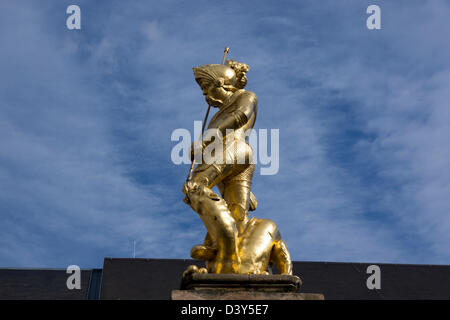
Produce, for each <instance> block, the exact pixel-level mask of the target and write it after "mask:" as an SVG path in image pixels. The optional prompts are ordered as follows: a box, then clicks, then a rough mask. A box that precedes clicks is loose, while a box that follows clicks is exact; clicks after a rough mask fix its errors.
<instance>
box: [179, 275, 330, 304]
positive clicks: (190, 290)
mask: <svg viewBox="0 0 450 320" xmlns="http://www.w3.org/2000/svg"><path fill="white" fill-rule="evenodd" d="M301 284H302V282H301V280H300V278H299V277H297V276H288V275H247V274H201V273H193V274H189V275H187V276H186V277H184V278H183V280H182V283H181V290H173V291H172V294H171V298H172V300H323V299H324V296H323V295H322V294H315V293H299V292H298V291H299V289H300V286H301Z"/></svg>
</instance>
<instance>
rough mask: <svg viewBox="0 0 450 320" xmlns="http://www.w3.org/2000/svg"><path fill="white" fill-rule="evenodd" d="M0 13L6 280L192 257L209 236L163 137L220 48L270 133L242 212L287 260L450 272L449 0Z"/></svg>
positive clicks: (146, 4)
mask: <svg viewBox="0 0 450 320" xmlns="http://www.w3.org/2000/svg"><path fill="white" fill-rule="evenodd" d="M70 4H77V5H79V6H80V7H81V14H82V22H81V24H82V29H81V30H79V31H70V30H68V29H67V28H66V23H65V20H66V18H67V14H66V13H65V11H66V8H67V6H68V5H70ZM370 4H377V5H379V6H380V7H381V13H382V14H381V16H382V17H381V26H382V29H381V30H375V31H371V30H368V29H367V28H366V18H367V17H368V15H367V14H366V8H367V7H368V6H369V5H370ZM0 6H1V10H0V40H1V49H0V75H1V76H0V267H66V266H68V265H70V264H77V265H79V266H81V267H83V268H88V267H101V266H102V262H103V258H104V257H130V256H131V255H132V249H133V241H134V240H135V241H136V256H137V257H147V258H189V251H190V248H191V247H192V246H193V245H195V244H198V243H200V242H201V241H202V240H203V237H204V234H205V229H204V226H203V225H202V223H201V220H200V219H199V217H198V216H197V215H196V214H195V213H194V212H193V211H192V210H191V209H190V208H189V207H187V206H186V205H185V204H184V203H183V202H182V198H183V195H182V193H181V187H182V184H183V182H184V179H185V178H186V175H187V172H188V170H189V166H187V165H181V166H176V165H174V164H172V162H171V159H170V151H171V149H172V147H173V146H174V145H175V143H174V142H171V141H170V136H171V133H172V131H173V130H174V129H176V128H187V129H191V130H192V129H193V121H194V120H202V118H203V115H204V112H205V108H206V104H205V102H204V100H203V96H202V94H201V91H200V90H199V88H198V86H197V84H196V83H195V81H194V79H193V75H192V67H194V66H198V65H201V64H207V63H219V62H220V59H221V57H222V53H223V48H224V47H225V46H230V47H231V51H230V55H229V58H231V59H237V60H239V61H243V62H246V63H248V64H249V65H250V66H251V70H250V72H249V73H248V79H249V82H248V86H247V89H248V90H251V91H254V92H255V93H256V94H257V95H258V98H259V113H258V119H257V122H256V128H268V129H270V128H279V129H280V170H279V173H278V174H277V175H273V176H261V175H259V174H257V175H255V177H254V179H253V188H254V193H255V195H256V196H257V198H258V200H259V207H258V209H257V210H256V211H255V213H254V215H255V216H257V217H261V218H271V219H273V220H274V221H275V222H276V223H277V224H278V226H279V228H280V230H281V233H282V236H283V237H284V239H285V240H286V242H287V244H288V247H289V249H290V251H291V255H292V258H293V259H294V260H306V261H356V262H380V263H381V262H386V263H420V264H422V263H425V264H450V215H449V212H450V171H449V168H450V144H449V142H448V140H449V137H450V105H449V102H448V101H450V90H449V88H450V59H449V57H450V41H449V40H448V39H450V28H449V27H448V17H449V16H450V4H449V2H448V1H444V0H442V1H439V0H436V1H426V2H425V1H357V0H354V1H245V2H243V1H226V2H223V1H222V2H218V1H189V2H188V1H93V0H89V1H76V2H70V1H4V2H2V4H1V5H0ZM258 172H259V170H258Z"/></svg>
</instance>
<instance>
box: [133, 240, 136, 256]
mask: <svg viewBox="0 0 450 320" xmlns="http://www.w3.org/2000/svg"><path fill="white" fill-rule="evenodd" d="M134 258H136V240H133V259H134Z"/></svg>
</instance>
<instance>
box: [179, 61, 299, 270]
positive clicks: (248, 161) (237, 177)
mask: <svg viewBox="0 0 450 320" xmlns="http://www.w3.org/2000/svg"><path fill="white" fill-rule="evenodd" d="M249 69H250V68H249V66H248V65H247V64H244V63H240V62H237V61H234V60H227V61H226V63H225V64H208V65H203V66H199V67H196V68H193V71H194V77H195V80H196V82H197V83H198V85H199V86H200V88H201V90H202V92H203V95H204V96H205V100H206V102H207V103H208V104H209V106H212V107H215V108H218V109H219V110H218V111H217V113H216V114H215V115H214V116H213V118H212V119H211V121H210V123H209V125H208V130H213V131H216V132H218V133H219V134H218V136H219V137H220V138H221V139H222V141H221V142H220V143H223V148H222V149H221V151H222V152H223V156H222V157H218V158H219V159H220V161H219V160H217V161H213V162H212V163H209V164H208V163H207V162H202V163H200V164H198V165H197V167H196V168H195V170H194V171H193V172H191V173H192V174H191V175H190V177H189V178H188V180H187V181H186V183H185V184H184V187H183V192H184V194H185V196H186V197H185V199H184V201H185V202H186V203H187V204H189V205H190V206H191V208H192V209H193V210H194V211H195V212H197V213H198V214H199V216H200V218H201V219H202V221H203V223H204V224H205V227H206V229H207V234H206V237H205V239H204V243H203V244H201V245H197V246H195V247H193V248H192V250H191V256H192V257H193V258H194V259H199V260H204V261H205V263H206V268H200V269H197V267H196V266H191V267H189V268H188V270H187V271H186V272H201V273H235V274H236V273H238V274H268V265H269V263H274V264H275V265H276V267H277V269H278V270H279V271H280V273H281V274H288V275H290V274H292V263H291V259H290V255H289V252H288V249H287V246H286V244H285V243H284V241H283V240H282V239H281V236H280V232H279V230H278V228H277V226H276V225H275V223H274V222H273V221H272V220H268V219H258V218H256V217H253V218H251V219H250V217H249V211H253V210H255V209H256V207H257V201H256V197H255V196H254V195H253V193H252V192H251V184H252V178H253V172H254V161H253V150H252V148H251V146H250V144H249V143H248V141H247V139H246V132H247V130H250V129H252V128H253V126H254V124H255V121H256V115H257V111H258V107H257V97H256V95H255V94H254V93H253V92H251V91H247V90H245V89H244V88H245V86H246V84H247V77H246V73H247V72H248V71H249ZM208 112H209V109H208ZM212 141H213V140H212V139H211V140H206V139H203V137H201V139H200V141H199V142H198V143H196V144H193V146H192V147H191V160H192V161H194V156H195V154H196V152H198V153H200V154H201V155H204V152H205V151H206V149H207V148H208V145H209V144H210V143H211V142H212ZM196 146H197V147H196ZM193 163H194V162H193ZM193 166H194V164H193ZM193 166H192V168H193ZM215 186H217V188H218V189H219V191H220V195H221V196H219V195H218V194H216V193H214V192H213V191H212V190H211V189H212V188H213V187H215Z"/></svg>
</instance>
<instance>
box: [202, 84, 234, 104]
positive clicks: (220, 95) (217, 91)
mask: <svg viewBox="0 0 450 320" xmlns="http://www.w3.org/2000/svg"><path fill="white" fill-rule="evenodd" d="M201 88H202V92H203V95H204V96H205V100H206V102H207V103H208V104H209V105H211V106H213V107H219V108H220V107H221V106H222V105H223V102H224V100H225V99H226V98H227V97H228V96H229V95H230V94H231V93H230V92H228V91H226V90H225V89H224V88H223V87H217V86H215V85H214V84H211V85H210V86H209V87H205V86H203V85H202V86H201Z"/></svg>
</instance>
